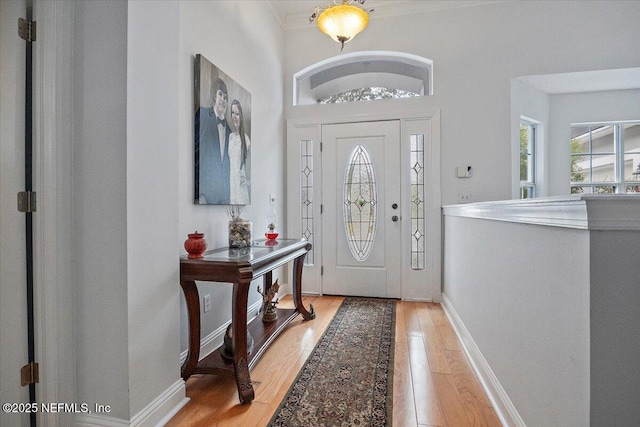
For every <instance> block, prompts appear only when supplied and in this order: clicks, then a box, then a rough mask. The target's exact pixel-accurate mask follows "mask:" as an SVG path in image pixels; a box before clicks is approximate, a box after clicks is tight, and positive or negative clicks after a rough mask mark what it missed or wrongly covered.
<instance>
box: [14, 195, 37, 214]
mask: <svg viewBox="0 0 640 427" xmlns="http://www.w3.org/2000/svg"><path fill="white" fill-rule="evenodd" d="M35 211H36V192H35V191H21V192H19V193H18V212H35Z"/></svg>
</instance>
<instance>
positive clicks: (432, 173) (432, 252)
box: [286, 108, 442, 302]
mask: <svg viewBox="0 0 640 427" xmlns="http://www.w3.org/2000/svg"><path fill="white" fill-rule="evenodd" d="M340 110H341V109H340ZM300 111H305V112H306V111H308V117H300V115H299V114H298V113H296V115H297V116H298V117H296V118H293V119H289V120H287V207H286V212H287V227H286V232H287V234H288V235H289V236H293V237H297V236H300V235H301V234H300V221H301V219H300V206H299V204H300V179H299V178H300V141H301V140H304V139H308V140H312V141H313V142H314V183H316V185H315V187H316V188H315V189H314V196H316V200H315V202H314V211H313V212H314V218H317V219H318V220H316V221H315V222H314V241H313V244H314V247H315V248H316V249H321V248H322V228H321V227H320V223H321V221H320V220H319V218H320V204H321V200H319V197H320V194H321V189H320V188H319V187H318V186H317V185H319V183H321V182H322V175H321V174H322V165H321V162H320V151H319V150H320V147H319V146H320V142H321V127H322V125H325V124H339V123H354V122H367V121H383V120H400V133H401V138H402V141H405V140H406V137H407V135H408V132H411V129H412V126H413V125H414V124H415V123H419V122H420V121H428V123H429V129H428V132H429V136H430V140H431V141H430V142H431V143H430V145H429V149H428V152H427V153H425V155H426V157H427V158H426V159H425V162H426V164H425V166H426V167H427V168H428V171H427V174H428V182H427V188H426V191H427V194H428V200H427V203H426V215H428V216H427V218H429V220H428V223H427V232H428V234H429V235H430V241H431V242H432V243H433V245H432V247H431V248H430V249H429V250H428V251H427V267H428V268H427V270H424V271H423V273H417V272H415V271H409V272H407V269H406V268H405V267H403V269H402V270H403V271H402V274H403V284H404V285H403V286H402V297H401V298H402V299H403V300H407V301H434V302H440V301H441V292H442V291H441V287H442V286H441V283H442V262H441V261H442V212H441V206H442V202H441V200H442V198H441V197H442V193H441V184H440V183H441V167H440V158H441V151H440V111H439V110H428V109H420V110H418V109H401V108H400V109H398V110H397V111H395V112H393V113H389V112H370V113H364V114H354V115H351V116H349V115H344V114H343V115H340V114H337V113H336V114H332V113H328V114H323V115H322V116H321V117H318V114H315V113H317V109H316V108H309V109H305V110H302V109H301V110H300ZM335 111H338V109H335ZM403 157H404V155H403ZM403 174H404V175H406V176H407V178H406V179H408V175H407V174H406V173H404V172H403ZM402 204H403V206H407V207H408V205H407V204H406V203H405V202H404V201H403V202H402ZM403 215H404V213H403ZM407 222H408V221H407ZM404 234H406V233H403V235H404ZM403 237H404V236H403ZM402 245H403V248H404V247H406V246H407V243H406V242H405V241H404V240H403V243H402ZM321 252H322V251H321V250H318V251H316V254H315V265H314V266H305V272H304V279H303V293H309V294H318V295H321V294H322V286H321V283H322V282H321V276H320V274H321V268H320V266H321V264H322V253H321ZM403 265H405V262H404V261H403ZM407 275H410V276H413V278H412V279H411V280H409V282H407V281H406V280H405V276H407ZM418 276H419V277H418Z"/></svg>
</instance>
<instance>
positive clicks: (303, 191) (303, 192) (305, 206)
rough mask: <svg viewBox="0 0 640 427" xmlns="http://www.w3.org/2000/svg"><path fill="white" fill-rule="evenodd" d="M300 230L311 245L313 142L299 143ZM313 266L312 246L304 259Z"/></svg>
mask: <svg viewBox="0 0 640 427" xmlns="http://www.w3.org/2000/svg"><path fill="white" fill-rule="evenodd" d="M300 196H301V197H300V230H301V231H302V237H304V238H305V239H307V240H308V241H309V243H311V244H312V245H313V141H312V140H301V141H300ZM304 263H305V265H313V263H314V250H313V246H312V248H311V250H310V251H309V252H308V253H307V256H306V257H305V259H304Z"/></svg>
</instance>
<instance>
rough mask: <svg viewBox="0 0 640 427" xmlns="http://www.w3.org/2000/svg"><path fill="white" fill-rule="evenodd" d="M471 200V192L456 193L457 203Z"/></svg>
mask: <svg viewBox="0 0 640 427" xmlns="http://www.w3.org/2000/svg"><path fill="white" fill-rule="evenodd" d="M469 202H471V193H458V203H469Z"/></svg>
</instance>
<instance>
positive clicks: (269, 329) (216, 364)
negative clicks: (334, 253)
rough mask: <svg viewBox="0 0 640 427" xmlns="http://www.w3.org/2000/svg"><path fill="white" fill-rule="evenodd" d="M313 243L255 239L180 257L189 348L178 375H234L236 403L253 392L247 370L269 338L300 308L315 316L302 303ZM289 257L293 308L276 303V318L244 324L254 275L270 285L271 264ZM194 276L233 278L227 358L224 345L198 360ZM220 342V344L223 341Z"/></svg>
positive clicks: (307, 316) (226, 280) (308, 316)
mask: <svg viewBox="0 0 640 427" xmlns="http://www.w3.org/2000/svg"><path fill="white" fill-rule="evenodd" d="M310 249H311V244H310V243H309V242H307V241H306V240H297V239H278V240H277V241H267V240H264V239H263V240H259V241H256V242H254V245H253V246H251V247H249V248H243V249H229V248H220V249H214V250H211V251H207V252H206V253H205V254H204V256H203V257H202V258H199V259H189V258H187V256H186V255H185V256H183V257H181V258H180V285H181V286H182V291H183V292H184V296H185V300H186V303H187V315H188V320H189V350H188V353H187V359H186V360H185V362H184V363H183V365H182V378H183V379H184V380H185V381H186V380H187V378H189V377H190V376H191V375H192V374H223V375H231V376H232V377H233V378H235V380H236V384H237V386H238V395H239V397H240V403H249V402H251V401H252V400H253V398H254V396H255V395H254V391H253V385H252V383H251V376H250V375H249V371H250V370H251V369H252V368H253V366H254V365H255V364H256V363H257V361H258V359H259V358H260V356H262V354H263V353H264V351H265V350H266V349H267V347H268V346H269V345H270V344H271V343H272V342H273V340H274V339H275V338H276V337H277V336H278V335H279V334H280V332H282V330H283V329H284V327H285V326H286V325H288V324H289V323H290V322H291V321H292V320H293V319H294V318H295V317H296V316H297V315H298V314H302V316H303V318H304V319H305V320H311V319H314V318H315V317H316V316H315V313H314V310H313V305H311V306H310V311H308V310H307V309H306V308H305V307H304V306H303V305H302V290H301V288H302V267H303V264H304V257H305V256H306V254H307V252H309V250H310ZM290 261H293V283H292V288H293V302H294V305H295V308H294V309H281V308H278V309H277V312H278V317H277V320H276V321H274V322H270V323H263V322H262V314H260V315H258V317H256V318H255V319H254V320H253V321H251V323H249V324H248V325H247V301H248V296H249V286H250V285H251V281H252V280H253V279H256V278H259V277H261V276H263V277H264V279H263V280H264V282H263V283H264V292H265V293H266V292H268V290H269V288H270V287H271V285H272V282H271V281H272V271H273V269H275V268H277V267H280V266H283V265H285V264H287V263H289V262H290ZM196 280H199V281H208V282H221V283H223V284H229V283H231V284H233V300H232V307H231V312H232V320H231V324H232V326H231V327H232V354H233V358H232V360H231V361H227V360H225V359H223V358H222V354H221V353H222V349H223V348H222V347H221V348H219V349H217V350H216V351H214V352H213V353H211V354H210V355H208V356H207V357H205V358H204V359H202V360H200V361H199V360H198V359H199V358H200V296H199V294H198V288H197V287H196ZM247 329H248V330H249V333H250V334H251V336H252V337H253V339H254V347H253V351H252V352H251V353H250V354H247ZM223 347H224V346H223Z"/></svg>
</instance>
